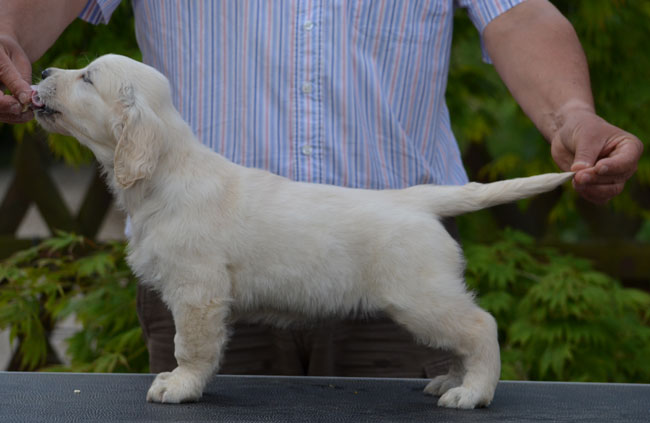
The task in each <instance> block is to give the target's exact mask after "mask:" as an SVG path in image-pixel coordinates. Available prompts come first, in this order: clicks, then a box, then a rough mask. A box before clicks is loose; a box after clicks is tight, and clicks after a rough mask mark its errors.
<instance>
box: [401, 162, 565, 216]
mask: <svg viewBox="0 0 650 423" xmlns="http://www.w3.org/2000/svg"><path fill="white" fill-rule="evenodd" d="M573 175H574V172H566V173H547V174H544V175H537V176H530V177H528V178H516V179H508V180H506V181H499V182H493V183H490V184H479V183H476V182H472V183H469V184H466V185H461V186H436V187H435V189H434V191H433V192H430V191H429V192H428V193H425V192H421V193H416V195H418V194H419V195H422V196H423V198H428V201H427V208H428V210H430V211H433V212H434V213H435V214H436V215H438V216H441V217H447V216H457V215H460V214H463V213H469V212H472V211H476V210H480V209H484V208H487V207H492V206H497V205H499V204H504V203H509V202H512V201H516V200H521V199H523V198H528V197H531V196H533V195H536V194H541V193H543V192H547V191H550V190H552V189H554V188H556V187H558V186H559V185H561V184H563V183H564V182H566V181H568V180H569V179H571V178H572V177H573ZM428 187H429V188H431V186H428ZM413 188H419V189H423V188H425V186H419V187H413ZM421 198H422V197H421Z"/></svg>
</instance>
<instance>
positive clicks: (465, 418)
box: [0, 372, 650, 423]
mask: <svg viewBox="0 0 650 423" xmlns="http://www.w3.org/2000/svg"><path fill="white" fill-rule="evenodd" d="M153 378H154V376H153V375H125V374H119V375H112V374H101V375H100V374H69V373H10V372H0V422H4V423H8V422H72V421H92V422H118V421H138V422H145V421H173V422H181V421H193V422H195V421H219V422H432V421H445V422H473V421H477V422H478V421H480V422H497V421H498V422H528V421H558V422H565V421H580V422H590V423H593V422H608V423H611V422H649V421H650V385H624V384H586V383H540V382H500V383H499V386H498V388H497V393H496V396H495V399H494V401H493V403H492V405H491V406H490V407H489V408H483V409H476V410H470V411H463V410H448V409H444V408H438V407H436V405H435V403H436V398H434V397H431V396H427V395H424V394H423V393H422V389H423V388H424V386H425V385H426V383H427V381H426V380H421V379H352V378H314V377H257V376H217V377H215V378H214V379H213V380H212V381H211V382H210V384H209V385H208V387H207V389H206V391H205V393H204V395H203V398H202V399H201V401H200V402H198V403H194V404H180V405H166V404H151V403H147V402H146V401H145V395H146V392H147V389H148V388H149V384H150V383H151V381H152V380H153Z"/></svg>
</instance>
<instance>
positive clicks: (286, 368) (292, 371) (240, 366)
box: [137, 220, 458, 378]
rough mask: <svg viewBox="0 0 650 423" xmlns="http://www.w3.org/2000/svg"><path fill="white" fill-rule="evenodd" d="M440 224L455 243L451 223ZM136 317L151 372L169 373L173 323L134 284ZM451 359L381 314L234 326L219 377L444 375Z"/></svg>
mask: <svg viewBox="0 0 650 423" xmlns="http://www.w3.org/2000/svg"><path fill="white" fill-rule="evenodd" d="M444 223H445V227H446V228H447V230H448V231H449V232H450V233H451V234H452V236H454V238H456V239H458V232H457V229H456V226H455V223H454V221H453V220H449V221H447V222H444ZM137 296H138V297H137V305H138V306H137V308H138V317H139V318H140V323H141V325H142V330H143V334H144V337H145V340H146V343H147V347H148V349H149V364H150V370H151V372H153V373H159V372H164V371H171V370H172V369H174V368H175V367H176V359H175V358H174V335H175V328H174V321H173V318H172V314H171V312H170V311H169V309H168V308H167V306H166V305H165V304H164V303H163V302H162V300H161V299H160V296H159V295H158V293H157V292H155V291H153V290H150V289H148V288H147V287H144V286H142V285H140V286H139V287H138V293H137ZM452 361H453V356H452V355H451V354H450V353H448V352H446V351H441V350H432V349H430V348H428V347H424V346H422V345H419V344H417V343H416V342H415V341H414V339H413V336H412V335H411V334H410V333H408V332H407V331H406V330H405V329H403V328H401V327H400V326H398V325H397V324H396V323H394V322H393V321H392V320H390V319H389V318H388V317H386V316H383V315H381V316H378V317H375V318H372V319H350V320H343V321H335V322H328V323H325V324H320V325H318V326H315V327H313V328H310V329H278V328H274V327H270V326H264V325H246V324H236V325H235V326H234V330H233V332H232V335H231V337H230V341H229V342H228V346H227V349H226V352H225V354H224V357H223V360H222V362H221V366H220V369H219V373H222V374H256V375H287V376H296V375H310V376H349V377H407V378H422V377H426V378H432V377H434V376H437V375H440V374H444V373H446V372H447V371H448V369H449V366H450V364H451V362H452Z"/></svg>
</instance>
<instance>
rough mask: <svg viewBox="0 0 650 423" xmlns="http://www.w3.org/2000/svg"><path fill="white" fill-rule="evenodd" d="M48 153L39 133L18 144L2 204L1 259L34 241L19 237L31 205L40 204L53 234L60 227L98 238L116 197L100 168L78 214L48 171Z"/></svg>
mask: <svg viewBox="0 0 650 423" xmlns="http://www.w3.org/2000/svg"><path fill="white" fill-rule="evenodd" d="M48 154H49V152H48V150H47V147H46V146H45V144H44V142H43V141H42V140H41V139H39V138H38V137H37V136H26V137H25V139H24V140H23V141H22V142H21V143H19V144H18V145H17V148H16V152H15V159H14V170H15V172H14V177H13V180H12V181H11V183H10V185H9V189H8V190H7V193H6V194H5V197H4V198H3V199H2V202H1V203H0V258H2V257H6V256H8V255H9V254H11V253H12V252H14V251H17V250H19V249H21V248H25V247H27V246H29V245H30V244H31V242H32V241H30V240H24V239H23V240H21V239H17V238H16V236H15V234H16V231H17V230H18V227H19V225H20V223H21V222H22V220H23V219H24V217H25V215H26V214H27V211H28V209H29V206H30V205H31V204H35V205H36V207H37V208H38V210H39V212H40V213H41V216H42V217H43V220H44V221H45V223H46V224H47V226H48V228H49V229H50V232H52V233H54V231H55V230H57V229H58V230H64V231H69V232H75V233H78V234H82V235H85V236H87V237H89V238H94V237H95V236H96V235H97V232H98V231H99V228H100V226H101V224H102V222H103V221H104V218H105V217H106V213H107V211H108V208H109V206H110V204H111V201H112V196H111V194H110V193H109V192H108V190H107V188H106V186H105V184H104V182H103V181H102V180H101V176H100V174H99V171H98V170H97V169H96V170H95V172H94V175H93V179H92V182H91V183H90V186H89V187H88V189H87V191H86V193H85V196H84V199H83V202H82V205H81V208H80V209H79V212H78V213H77V214H76V215H74V214H73V213H72V212H71V211H70V210H69V209H68V207H67V205H66V203H65V201H64V200H63V197H62V195H61V193H60V192H59V190H58V188H57V186H56V184H55V183H54V181H53V180H52V177H51V176H50V174H49V172H48V171H47V168H48V164H47V163H48V160H47V159H46V158H47V155H48Z"/></svg>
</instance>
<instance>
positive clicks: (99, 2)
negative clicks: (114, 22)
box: [79, 0, 122, 25]
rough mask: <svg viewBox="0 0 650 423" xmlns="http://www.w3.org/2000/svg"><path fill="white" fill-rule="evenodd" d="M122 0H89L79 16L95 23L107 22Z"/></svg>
mask: <svg viewBox="0 0 650 423" xmlns="http://www.w3.org/2000/svg"><path fill="white" fill-rule="evenodd" d="M121 1H122V0H89V1H88V3H86V6H85V7H84V9H83V10H82V11H81V13H80V14H79V17H80V18H81V19H83V20H84V21H86V22H89V23H91V24H94V25H98V24H100V23H103V24H107V23H108V21H110V20H111V15H112V14H113V12H114V11H115V9H117V6H119V5H120V3H121Z"/></svg>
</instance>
